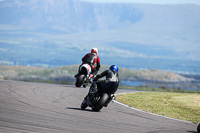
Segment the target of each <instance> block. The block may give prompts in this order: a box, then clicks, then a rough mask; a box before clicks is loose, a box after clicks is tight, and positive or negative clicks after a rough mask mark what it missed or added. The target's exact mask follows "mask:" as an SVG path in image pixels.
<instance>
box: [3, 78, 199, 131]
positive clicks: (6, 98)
mask: <svg viewBox="0 0 200 133" xmlns="http://www.w3.org/2000/svg"><path fill="white" fill-rule="evenodd" d="M87 91H88V88H76V87H74V86H66V85H54V84H42V83H28V82H17V81H5V80H0V133H196V128H197V124H194V123H189V122H184V121H178V120H173V119H169V118H164V117H160V116H156V115H152V114H149V113H146V112H142V111H137V110H133V109H130V108H128V107H125V106H122V105H120V104H117V103H115V102H111V103H110V104H109V105H108V107H107V108H103V109H102V110H101V111H100V112H93V111H91V109H90V108H86V110H81V109H80V104H81V102H82V100H83V98H84V97H85V95H86V94H87ZM122 92H128V90H118V91H117V93H122Z"/></svg>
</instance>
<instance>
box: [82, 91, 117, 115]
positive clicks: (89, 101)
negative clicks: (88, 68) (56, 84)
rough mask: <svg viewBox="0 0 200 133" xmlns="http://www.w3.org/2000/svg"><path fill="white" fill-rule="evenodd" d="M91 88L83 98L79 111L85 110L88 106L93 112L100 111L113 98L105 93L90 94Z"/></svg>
mask: <svg viewBox="0 0 200 133" xmlns="http://www.w3.org/2000/svg"><path fill="white" fill-rule="evenodd" d="M90 92H91V88H90V90H89V93H88V95H87V96H86V97H85V98H84V100H83V102H82V104H81V109H85V108H87V107H88V106H89V107H91V108H92V110H93V111H97V112H98V111H100V110H101V109H102V108H103V107H107V105H108V104H109V103H110V101H111V100H112V99H113V98H114V95H113V94H108V93H105V92H100V91H98V92H97V93H94V94H91V93H90Z"/></svg>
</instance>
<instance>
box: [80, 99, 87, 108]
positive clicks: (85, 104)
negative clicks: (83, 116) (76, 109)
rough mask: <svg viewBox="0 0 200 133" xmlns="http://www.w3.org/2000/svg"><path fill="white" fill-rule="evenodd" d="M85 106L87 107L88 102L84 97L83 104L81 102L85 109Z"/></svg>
mask: <svg viewBox="0 0 200 133" xmlns="http://www.w3.org/2000/svg"><path fill="white" fill-rule="evenodd" d="M85 108H87V102H86V100H85V99H84V100H83V102H82V104H81V109H85Z"/></svg>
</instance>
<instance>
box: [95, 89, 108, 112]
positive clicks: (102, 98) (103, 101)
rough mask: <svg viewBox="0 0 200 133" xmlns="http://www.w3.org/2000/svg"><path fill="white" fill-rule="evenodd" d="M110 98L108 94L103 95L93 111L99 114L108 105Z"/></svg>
mask: <svg viewBox="0 0 200 133" xmlns="http://www.w3.org/2000/svg"><path fill="white" fill-rule="evenodd" d="M108 98H109V96H108V94H107V93H103V94H102V95H101V96H100V99H99V101H98V102H97V103H96V104H95V105H94V106H93V107H92V110H93V111H97V112H98V111H100V110H101V109H102V108H103V106H104V105H105V104H106V103H107V101H108Z"/></svg>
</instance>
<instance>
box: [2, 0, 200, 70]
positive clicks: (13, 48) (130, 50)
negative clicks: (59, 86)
mask: <svg viewBox="0 0 200 133" xmlns="http://www.w3.org/2000/svg"><path fill="white" fill-rule="evenodd" d="M199 12H200V6H198V5H193V4H181V5H153V4H135V3H131V4H127V3H121V4H119V3H93V2H84V1H80V0H59V1H57V0H31V1H26V0H17V1H8V0H4V1H0V18H1V19H0V64H5V65H25V66H26V65H30V66H40V67H58V66H64V65H72V64H79V63H80V58H81V57H82V56H83V55H84V54H85V53H86V52H89V50H90V49H91V48H92V47H97V48H99V55H100V57H101V59H102V64H107V65H109V64H110V61H111V60H112V64H118V65H120V66H122V67H126V68H131V69H140V68H146V69H160V70H167V71H173V72H182V73H197V74H199V73H200V70H199V66H200V62H199V60H200V59H199V57H200V52H199V49H200V45H199V42H200V38H199V34H200V25H199V23H200V14H199ZM188 46H189V47H188ZM116 55H117V59H116ZM127 62H128V63H127Z"/></svg>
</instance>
